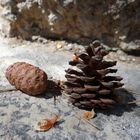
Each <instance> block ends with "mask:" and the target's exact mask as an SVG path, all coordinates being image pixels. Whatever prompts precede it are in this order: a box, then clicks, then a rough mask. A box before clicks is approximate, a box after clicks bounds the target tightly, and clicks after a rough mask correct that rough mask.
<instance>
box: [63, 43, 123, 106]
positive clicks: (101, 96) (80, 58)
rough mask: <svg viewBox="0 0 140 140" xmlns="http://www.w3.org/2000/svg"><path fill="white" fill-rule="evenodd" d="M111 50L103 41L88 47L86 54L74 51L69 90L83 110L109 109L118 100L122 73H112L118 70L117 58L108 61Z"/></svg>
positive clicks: (71, 98)
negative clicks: (105, 57)
mask: <svg viewBox="0 0 140 140" xmlns="http://www.w3.org/2000/svg"><path fill="white" fill-rule="evenodd" d="M107 54H108V52H107V51H106V50H105V48H104V47H103V46H102V45H101V43H100V42H99V41H95V42H93V43H92V44H90V45H89V46H88V47H87V48H86V53H82V54H76V53H75V54H74V55H75V57H73V58H75V59H73V60H72V61H70V62H69V65H71V66H72V68H69V69H68V70H66V75H65V77H66V79H67V81H66V82H65V83H64V84H65V85H66V88H65V91H66V93H67V94H69V95H70V99H69V101H70V102H71V103H72V104H73V105H75V106H77V107H79V108H83V109H92V108H107V107H111V106H113V105H114V104H116V103H117V99H116V96H115V95H114V93H113V91H114V89H116V88H120V87H122V86H123V84H122V83H120V81H121V80H122V78H121V77H119V76H109V75H108V74H109V73H116V72H117V69H112V68H111V67H113V66H115V65H116V63H117V61H106V60H104V59H103V58H104V56H106V55H107Z"/></svg>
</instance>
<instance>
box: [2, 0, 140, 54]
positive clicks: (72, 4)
mask: <svg viewBox="0 0 140 140" xmlns="http://www.w3.org/2000/svg"><path fill="white" fill-rule="evenodd" d="M0 5H1V7H0V11H1V18H0V19H1V20H0V21H2V22H1V23H0V26H1V29H2V30H3V31H4V33H6V34H7V35H10V36H18V37H19V36H20V37H22V38H24V39H31V38H32V36H33V35H41V36H44V37H47V38H53V39H68V40H72V41H76V42H84V43H88V42H91V41H92V40H95V39H100V40H102V42H104V43H105V44H107V45H109V46H117V47H118V46H120V47H121V48H122V49H123V50H125V51H126V52H131V54H137V55H140V49H139V46H140V42H139V39H140V1H139V0H113V1H110V0H105V1H104V0H98V1H97V0H87V1H85V0H47V1H46V0H20V1H15V0H14V1H13V0H0ZM2 18H4V19H5V20H2Z"/></svg>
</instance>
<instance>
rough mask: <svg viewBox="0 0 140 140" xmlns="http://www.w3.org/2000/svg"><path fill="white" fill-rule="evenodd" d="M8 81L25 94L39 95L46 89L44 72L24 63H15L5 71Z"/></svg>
mask: <svg viewBox="0 0 140 140" xmlns="http://www.w3.org/2000/svg"><path fill="white" fill-rule="evenodd" d="M5 75H6V78H7V79H8V81H9V82H10V83H11V84H12V85H14V86H15V87H16V89H19V90H21V91H23V92H24V93H26V94H29V95H39V94H42V93H43V92H45V90H46V89H47V75H46V73H45V72H44V71H42V70H41V69H39V68H38V67H35V66H33V65H30V64H28V63H25V62H17V63H14V64H13V65H11V66H9V67H8V68H7V70H6V74H5Z"/></svg>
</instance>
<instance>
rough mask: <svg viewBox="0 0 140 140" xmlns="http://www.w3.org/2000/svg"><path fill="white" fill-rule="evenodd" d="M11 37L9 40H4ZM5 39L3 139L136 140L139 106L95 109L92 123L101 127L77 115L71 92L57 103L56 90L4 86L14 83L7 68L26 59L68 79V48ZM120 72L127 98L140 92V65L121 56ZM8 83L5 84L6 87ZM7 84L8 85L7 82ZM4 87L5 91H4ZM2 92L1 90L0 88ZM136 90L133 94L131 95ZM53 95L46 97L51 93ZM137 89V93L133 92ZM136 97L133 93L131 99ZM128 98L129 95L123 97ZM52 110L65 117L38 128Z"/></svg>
mask: <svg viewBox="0 0 140 140" xmlns="http://www.w3.org/2000/svg"><path fill="white" fill-rule="evenodd" d="M6 42H7V39H6ZM9 44H10V43H7V44H6V43H4V39H1V38H0V50H1V51H2V53H1V55H0V78H1V80H0V88H3V92H1V93H0V112H1V113H0V139H2V140H13V139H15V140H24V139H25V140H26V139H27V140H28V139H29V140H46V139H47V140H75V139H76V140H77V139H80V140H82V139H83V140H93V139H95V140H98V139H99V140H110V139H111V140H112V139H113V140H118V139H120V140H137V139H139V138H140V127H139V126H140V111H139V110H140V108H139V106H135V107H134V106H127V105H126V106H125V104H123V106H118V107H115V108H114V109H110V110H109V109H108V110H95V112H96V114H97V117H96V118H94V119H91V120H90V122H91V123H92V124H94V125H95V126H97V127H98V128H99V129H100V130H97V129H95V128H94V127H92V126H91V125H89V124H88V123H86V122H84V121H82V120H80V119H78V118H77V117H76V115H77V114H79V113H80V112H81V110H79V109H77V108H75V107H73V106H72V105H70V104H69V103H68V97H67V96H65V95H64V94H62V95H61V96H57V97H56V99H57V100H56V102H54V98H52V97H53V95H54V93H53V92H49V91H48V92H46V93H45V95H42V96H41V97H38V98H37V97H32V96H28V95H26V94H24V93H22V92H20V91H13V92H11V91H10V92H9V91H6V89H7V88H9V87H10V84H9V83H8V81H7V80H6V78H5V76H4V72H5V70H6V68H7V67H8V66H9V65H10V64H13V63H14V62H17V61H25V62H28V63H31V64H33V65H36V66H39V67H40V68H41V69H43V70H44V71H45V72H46V73H47V74H48V75H49V76H50V77H53V79H57V80H65V77H64V75H65V72H64V70H65V69H67V68H68V60H69V59H70V58H71V55H72V53H71V52H69V51H57V52H56V51H54V49H53V47H54V48H55V45H54V44H55V42H54V43H53V42H51V44H49V43H47V47H46V44H45V45H43V44H42V43H41V44H38V43H35V42H32V43H31V42H24V43H23V44H22V43H21V44H18V43H15V44H14V47H12V46H13V45H11V44H10V45H9ZM117 68H118V73H117V75H120V76H122V77H124V80H123V82H124V83H125V88H126V90H127V91H125V90H124V91H121V93H118V94H123V95H124V97H125V98H127V100H130V99H134V97H135V98H136V99H137V100H138V99H139V95H140V89H139V87H140V83H139V82H138V81H139V79H140V71H139V69H140V65H139V64H137V65H136V64H135V63H134V64H133V63H128V64H127V63H122V62H121V61H118V64H117ZM3 85H4V86H3ZM6 85H7V86H6ZM4 90H5V92H4ZM0 91H1V89H0ZM133 93H135V94H133ZM48 94H49V95H51V94H52V96H49V98H48V97H47V95H48ZM131 94H133V96H132V95H131ZM132 97H133V98H132ZM125 100H126V99H125ZM54 114H60V115H61V116H62V118H61V121H60V122H59V123H58V124H57V125H55V126H54V127H53V128H52V129H50V130H49V131H47V132H37V131H36V130H35V128H34V126H35V125H36V124H37V123H38V122H39V121H40V120H42V119H46V118H49V117H50V116H53V115H54Z"/></svg>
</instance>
